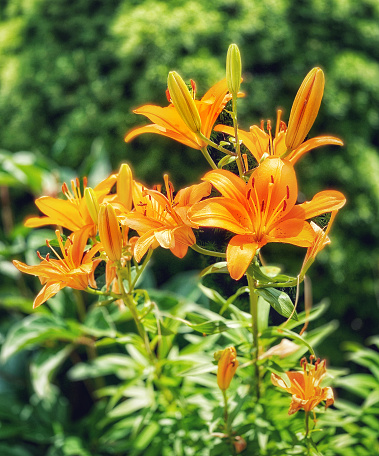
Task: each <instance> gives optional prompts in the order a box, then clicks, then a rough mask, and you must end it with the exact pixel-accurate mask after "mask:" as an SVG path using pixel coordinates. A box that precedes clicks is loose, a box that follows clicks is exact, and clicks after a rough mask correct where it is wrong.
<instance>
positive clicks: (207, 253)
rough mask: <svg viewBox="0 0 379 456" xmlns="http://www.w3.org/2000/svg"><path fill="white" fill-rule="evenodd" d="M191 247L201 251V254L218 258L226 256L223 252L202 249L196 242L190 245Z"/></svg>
mask: <svg viewBox="0 0 379 456" xmlns="http://www.w3.org/2000/svg"><path fill="white" fill-rule="evenodd" d="M191 249H192V250H195V252H198V253H201V254H202V255H208V256H213V257H218V258H226V255H225V253H221V252H213V251H212V250H207V249H203V248H202V247H200V246H198V245H197V244H193V245H191Z"/></svg>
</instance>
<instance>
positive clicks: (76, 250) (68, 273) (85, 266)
mask: <svg viewBox="0 0 379 456" xmlns="http://www.w3.org/2000/svg"><path fill="white" fill-rule="evenodd" d="M88 231H89V229H88V228H87V229H84V230H80V231H76V232H75V233H73V234H71V236H69V237H68V238H67V240H66V242H65V243H63V240H62V237H61V235H60V233H59V231H58V230H56V232H55V234H56V236H57V238H58V243H59V247H60V250H61V254H58V253H57V252H56V251H55V250H54V249H53V247H52V246H51V245H50V244H49V242H47V245H48V246H49V247H50V248H51V250H52V251H53V252H54V254H55V256H56V257H57V259H53V258H50V255H49V254H47V255H46V257H45V258H43V257H42V256H41V255H40V254H39V252H37V253H38V256H39V258H40V259H41V260H42V261H41V263H40V264H39V265H36V266H28V265H27V264H24V263H22V262H21V261H17V260H14V261H13V264H14V266H16V268H17V269H18V270H19V271H21V272H24V273H26V274H31V275H35V276H38V277H39V279H40V281H41V283H42V285H44V286H43V288H42V290H41V291H40V292H39V293H38V295H37V296H36V298H35V300H34V303H33V308H36V307H38V306H40V305H41V304H43V303H44V302H45V301H47V300H48V299H49V298H51V297H52V296H54V295H55V294H57V293H58V291H59V290H62V288H65V287H70V288H74V289H75V290H84V289H86V288H87V287H88V285H91V286H92V287H93V288H96V283H95V280H94V277H93V275H94V271H95V268H96V266H97V264H98V263H99V261H100V259H95V260H94V259H93V256H94V255H95V254H96V253H97V252H98V251H99V250H100V248H101V245H100V244H97V245H95V246H94V247H92V249H90V250H88V251H87V252H85V253H84V251H85V248H86V244H87V239H88Z"/></svg>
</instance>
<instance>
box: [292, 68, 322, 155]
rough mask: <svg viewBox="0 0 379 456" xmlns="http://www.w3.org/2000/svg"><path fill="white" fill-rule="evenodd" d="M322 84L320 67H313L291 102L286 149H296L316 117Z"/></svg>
mask: <svg viewBox="0 0 379 456" xmlns="http://www.w3.org/2000/svg"><path fill="white" fill-rule="evenodd" d="M324 85H325V77H324V72H323V71H322V70H321V68H313V70H311V71H310V72H309V73H308V74H307V76H306V77H305V79H304V81H303V82H302V84H301V86H300V89H299V90H298V92H297V94H296V97H295V101H294V102H293V105H292V109H291V114H290V119H289V122H288V129H287V134H286V146H287V149H289V150H294V149H296V148H297V147H299V146H300V144H301V143H302V142H303V141H304V139H305V137H306V136H307V134H308V132H309V130H310V129H311V127H312V125H313V123H314V121H315V119H316V117H317V113H318V110H319V108H320V104H321V100H322V96H323V94H324Z"/></svg>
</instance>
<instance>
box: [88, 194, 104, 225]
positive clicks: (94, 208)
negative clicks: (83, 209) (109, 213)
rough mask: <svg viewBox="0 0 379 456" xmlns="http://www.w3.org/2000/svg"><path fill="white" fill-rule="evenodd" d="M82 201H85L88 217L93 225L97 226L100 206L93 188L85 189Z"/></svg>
mask: <svg viewBox="0 0 379 456" xmlns="http://www.w3.org/2000/svg"><path fill="white" fill-rule="evenodd" d="M84 199H85V201H86V205H87V209H88V212H89V215H90V216H91V219H92V220H93V223H95V224H96V225H97V222H98V214H99V209H100V206H99V202H98V201H97V197H96V194H95V191H94V190H93V188H91V187H87V188H86V189H85V190H84Z"/></svg>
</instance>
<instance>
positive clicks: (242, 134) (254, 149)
mask: <svg viewBox="0 0 379 456" xmlns="http://www.w3.org/2000/svg"><path fill="white" fill-rule="evenodd" d="M214 130H215V131H221V132H223V133H226V134H227V135H230V136H232V137H233V138H234V128H233V127H230V126H227V125H216V126H215V128H214ZM238 139H239V140H240V141H241V140H242V143H243V144H244V145H245V146H246V147H247V148H248V149H249V151H250V152H251V153H252V155H253V156H254V158H255V159H256V161H257V162H258V163H259V162H260V161H261V158H262V156H263V154H264V153H266V152H268V145H269V136H268V134H267V133H265V132H264V131H262V130H261V129H260V128H259V127H257V126H256V125H253V126H252V127H250V131H244V130H238Z"/></svg>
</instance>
